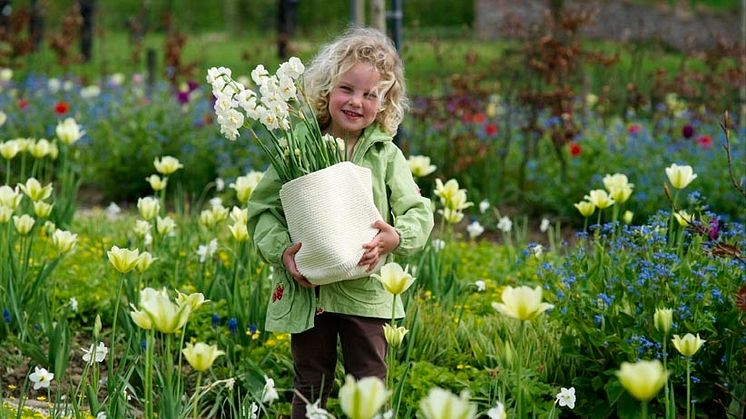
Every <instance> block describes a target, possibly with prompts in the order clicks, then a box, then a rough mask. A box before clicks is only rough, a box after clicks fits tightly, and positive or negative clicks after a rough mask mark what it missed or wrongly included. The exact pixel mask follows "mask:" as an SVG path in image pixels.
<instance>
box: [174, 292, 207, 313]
mask: <svg viewBox="0 0 746 419" xmlns="http://www.w3.org/2000/svg"><path fill="white" fill-rule="evenodd" d="M208 301H210V300H205V296H204V294H202V293H201V292H195V293H192V294H189V295H186V294H182V293H180V292H179V293H178V294H177V296H176V304H178V305H180V306H183V305H189V307H190V309H191V310H192V311H194V310H196V309H198V308H200V307H201V306H202V304H204V303H206V302H208Z"/></svg>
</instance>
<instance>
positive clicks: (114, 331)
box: [108, 274, 128, 377]
mask: <svg viewBox="0 0 746 419" xmlns="http://www.w3.org/2000/svg"><path fill="white" fill-rule="evenodd" d="M126 275H128V274H122V275H121V276H120V277H119V278H120V279H119V286H118V287H117V294H116V296H115V297H114V298H115V300H114V320H113V321H112V324H111V342H110V345H111V349H112V352H113V351H114V345H115V343H116V339H117V318H118V317H119V303H120V300H121V299H122V287H123V286H124V282H125V280H126V279H127V277H126ZM108 374H109V377H112V376H113V374H114V356H113V355H112V356H110V357H109V370H108Z"/></svg>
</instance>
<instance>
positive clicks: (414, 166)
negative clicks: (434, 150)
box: [407, 156, 437, 177]
mask: <svg viewBox="0 0 746 419" xmlns="http://www.w3.org/2000/svg"><path fill="white" fill-rule="evenodd" d="M407 163H409V170H410V171H411V172H412V176H414V177H424V176H427V175H429V174H430V173H432V172H434V171H435V169H436V168H437V167H436V166H435V165H432V164H430V157H426V156H409V159H408V160H407Z"/></svg>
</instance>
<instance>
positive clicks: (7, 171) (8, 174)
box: [5, 159, 10, 185]
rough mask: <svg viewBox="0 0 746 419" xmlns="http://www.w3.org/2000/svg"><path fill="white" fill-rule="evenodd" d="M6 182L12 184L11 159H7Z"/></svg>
mask: <svg viewBox="0 0 746 419" xmlns="http://www.w3.org/2000/svg"><path fill="white" fill-rule="evenodd" d="M5 184H6V185H10V159H8V160H6V161H5Z"/></svg>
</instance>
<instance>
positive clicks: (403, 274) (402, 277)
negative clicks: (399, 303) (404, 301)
mask: <svg viewBox="0 0 746 419" xmlns="http://www.w3.org/2000/svg"><path fill="white" fill-rule="evenodd" d="M371 276H372V277H374V278H376V279H377V280H379V281H381V283H382V284H383V287H384V288H385V289H386V291H388V292H390V293H391V294H394V295H399V294H401V293H403V292H404V291H406V290H407V288H409V287H410V286H411V285H412V284H413V283H414V278H412V275H410V274H409V273H408V272H407V270H406V269H402V267H401V265H399V264H398V263H396V262H392V263H387V264H385V265H383V267H382V268H381V274H380V275H379V274H373V275H371Z"/></svg>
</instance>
